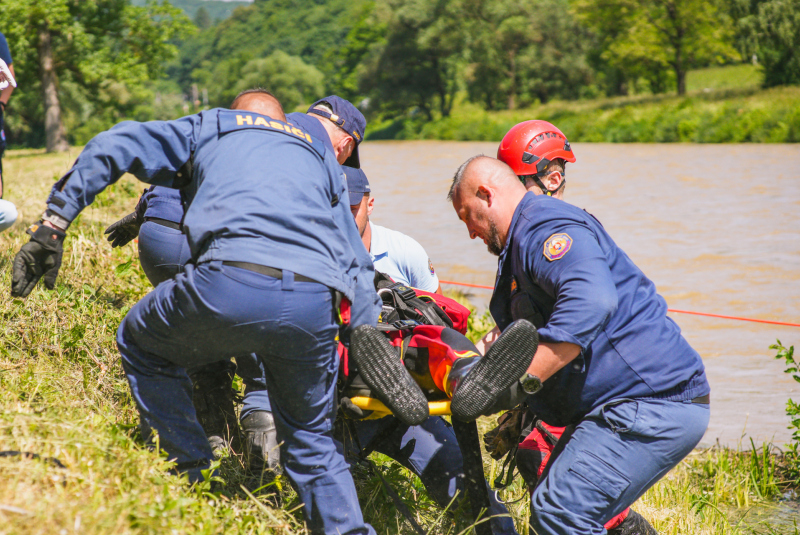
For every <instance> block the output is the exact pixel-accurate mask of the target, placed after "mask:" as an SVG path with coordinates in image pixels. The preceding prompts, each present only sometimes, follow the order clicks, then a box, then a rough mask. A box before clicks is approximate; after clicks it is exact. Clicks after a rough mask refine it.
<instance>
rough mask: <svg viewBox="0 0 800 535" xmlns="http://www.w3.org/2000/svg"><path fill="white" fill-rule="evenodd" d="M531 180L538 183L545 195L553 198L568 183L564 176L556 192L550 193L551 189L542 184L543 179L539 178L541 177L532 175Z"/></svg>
mask: <svg viewBox="0 0 800 535" xmlns="http://www.w3.org/2000/svg"><path fill="white" fill-rule="evenodd" d="M562 175H563V173H562ZM531 178H532V179H533V181H534V182H535V183H536V185H537V186H539V189H540V190H542V193H544V194H545V195H550V196H553V195H555V194H556V193H558V192H559V191H560V190H561V188H563V187H564V184H566V183H567V179H566V178H563V176H562V179H561V184H559V185H558V187H557V188H556V189H555V191H550V190H549V189H547V186H545V185H544V183H542V181H541V179H540V178H539V175H531ZM523 183H524V182H523Z"/></svg>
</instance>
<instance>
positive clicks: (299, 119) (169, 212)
mask: <svg viewBox="0 0 800 535" xmlns="http://www.w3.org/2000/svg"><path fill="white" fill-rule="evenodd" d="M286 120H287V121H288V122H289V123H290V124H293V125H295V126H299V127H300V128H302V129H303V130H305V131H306V132H308V133H309V134H310V135H311V137H313V138H317V139H320V140H322V141H323V142H324V143H325V146H326V148H327V149H328V150H330V151H333V145H331V141H330V136H328V133H327V132H326V131H325V128H324V127H323V126H322V124H320V122H319V120H318V119H315V118H314V117H309V116H308V115H307V114H305V113H299V112H295V113H290V114H289V115H287V116H286ZM142 202H144V203H145V204H146V205H147V210H146V211H145V214H144V216H145V217H157V218H158V219H165V220H167V221H172V222H173V223H180V222H182V221H183V214H184V207H183V201H182V199H181V193H180V191H179V190H176V189H173V188H168V187H161V186H151V187H150V188H149V189H148V190H147V193H145V194H144V199H142Z"/></svg>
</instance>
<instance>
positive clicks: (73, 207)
mask: <svg viewBox="0 0 800 535" xmlns="http://www.w3.org/2000/svg"><path fill="white" fill-rule="evenodd" d="M198 122H199V119H198V118H197V116H190V117H184V118H182V119H178V120H176V121H167V122H164V121H153V122H150V123H135V122H132V121H128V122H125V123H120V124H119V125H117V126H115V127H114V128H112V129H111V130H109V131H107V132H103V133H101V134H99V135H98V136H96V137H95V138H94V139H92V141H90V142H89V144H88V145H86V148H85V149H84V150H83V152H82V153H81V155H80V156H79V157H78V159H77V161H76V162H75V165H74V166H73V167H72V169H70V171H69V172H68V173H67V174H66V175H64V177H62V178H61V180H59V181H58V182H57V183H56V185H55V186H54V187H53V190H52V191H51V193H50V197H49V198H48V201H47V202H48V209H49V210H50V211H51V212H53V213H55V214H57V215H58V216H60V217H62V218H64V219H65V220H67V221H68V222H69V221H72V220H73V219H75V217H76V216H77V215H78V214H79V213H80V211H81V210H83V209H84V208H85V207H86V206H88V205H90V204H91V203H92V202H93V201H94V198H95V196H96V195H97V194H98V193H100V192H101V191H103V189H105V188H106V187H107V186H109V185H110V184H113V183H114V182H116V181H117V180H118V179H119V178H120V177H121V176H122V175H123V174H125V173H126V172H127V173H131V174H133V175H134V176H135V177H136V178H138V179H139V180H141V181H143V182H146V183H148V184H157V185H163V186H172V185H173V183H174V181H175V179H176V176H177V173H178V170H179V169H180V168H181V167H182V166H183V165H184V164H185V163H186V161H188V160H189V158H190V157H191V153H192V150H193V149H194V127H195V125H196V124H197V123H198Z"/></svg>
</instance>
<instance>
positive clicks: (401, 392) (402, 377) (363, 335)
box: [350, 325, 429, 425]
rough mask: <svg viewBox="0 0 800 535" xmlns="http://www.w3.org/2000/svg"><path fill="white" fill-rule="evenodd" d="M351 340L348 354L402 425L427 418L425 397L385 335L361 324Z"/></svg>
mask: <svg viewBox="0 0 800 535" xmlns="http://www.w3.org/2000/svg"><path fill="white" fill-rule="evenodd" d="M351 340H352V341H351V343H350V356H351V357H353V360H354V361H355V363H356V365H357V366H358V372H359V373H360V374H361V378H362V379H364V382H365V383H367V386H368V387H369V388H370V389H371V390H372V393H373V395H374V396H375V397H377V398H378V399H379V400H380V401H382V402H383V404H384V405H386V406H387V407H389V409H390V410H391V411H392V414H393V415H394V416H395V417H397V419H399V420H400V421H401V422H403V423H404V424H406V425H419V424H421V423H422V422H424V421H425V420H427V419H428V416H429V412H428V400H427V399H426V398H425V394H423V393H422V389H421V388H420V387H419V385H417V383H416V382H414V379H413V378H412V377H411V375H410V374H409V373H408V370H406V368H405V366H403V363H402V361H401V360H400V356H399V355H398V354H397V351H396V350H395V348H394V347H392V345H391V344H390V343H389V340H388V339H387V338H386V336H385V335H384V334H383V333H381V332H380V331H378V330H376V329H375V328H374V327H371V326H369V325H361V326H359V327H356V329H355V330H354V331H353V334H352V336H351Z"/></svg>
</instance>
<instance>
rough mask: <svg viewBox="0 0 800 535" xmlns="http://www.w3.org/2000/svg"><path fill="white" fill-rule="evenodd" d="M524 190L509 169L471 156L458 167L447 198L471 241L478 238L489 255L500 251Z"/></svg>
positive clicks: (482, 157) (484, 157) (499, 163)
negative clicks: (464, 226) (484, 245)
mask: <svg viewBox="0 0 800 535" xmlns="http://www.w3.org/2000/svg"><path fill="white" fill-rule="evenodd" d="M525 193H526V190H525V186H523V185H522V183H521V182H520V181H519V179H518V178H517V175H515V174H514V172H513V171H512V170H511V168H510V167H509V166H508V165H506V164H504V163H503V162H501V161H500V160H496V159H494V158H489V157H488V156H482V155H481V156H474V157H472V158H470V159H469V160H467V161H466V162H464V163H463V164H461V167H459V168H458V171H456V174H455V176H454V177H453V184H452V185H451V186H450V191H449V193H448V194H447V198H448V199H449V200H450V201H452V202H453V209H455V211H456V214H458V218H459V219H460V220H461V221H463V222H464V224H465V225H466V226H467V231H468V232H469V236H470V238H472V239H475V238H481V239H482V240H483V242H484V243H485V244H486V246H487V247H488V248H489V252H491V253H492V254H495V255H499V254H500V253H501V252H502V251H503V247H504V246H505V243H506V240H507V237H508V229H509V227H510V226H511V220H512V219H513V217H514V211H515V210H516V208H517V205H518V204H519V202H520V201H521V200H522V197H524V196H525Z"/></svg>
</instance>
